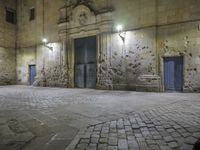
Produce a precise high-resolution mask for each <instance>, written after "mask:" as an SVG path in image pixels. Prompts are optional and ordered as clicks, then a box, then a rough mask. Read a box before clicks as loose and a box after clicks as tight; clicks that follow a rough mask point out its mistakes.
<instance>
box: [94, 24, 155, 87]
mask: <svg viewBox="0 0 200 150" xmlns="http://www.w3.org/2000/svg"><path fill="white" fill-rule="evenodd" d="M155 30H156V28H154V27H153V28H146V29H141V30H136V31H128V32H126V38H125V41H123V40H122V39H121V38H120V36H119V35H118V34H111V35H102V36H101V40H102V42H101V43H102V45H105V46H103V47H102V49H100V54H99V64H100V68H99V73H98V74H99V79H98V80H99V86H100V87H101V86H102V87H104V88H105V86H107V87H108V86H110V87H109V88H113V89H132V90H136V89H137V88H139V87H138V86H140V85H142V81H140V80H139V79H140V77H141V76H142V75H152V76H153V75H156V40H155V38H156V35H155ZM148 83H149V84H150V85H151V88H153V87H154V86H155V87H157V86H158V85H155V83H153V81H152V80H150V81H149V82H148ZM145 86H147V85H145ZM143 88H144V87H143Z"/></svg>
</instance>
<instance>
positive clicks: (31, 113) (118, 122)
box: [0, 86, 200, 150]
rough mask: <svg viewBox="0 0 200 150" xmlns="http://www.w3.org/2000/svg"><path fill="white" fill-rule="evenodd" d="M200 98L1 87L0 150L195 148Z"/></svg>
mask: <svg viewBox="0 0 200 150" xmlns="http://www.w3.org/2000/svg"><path fill="white" fill-rule="evenodd" d="M199 97H200V94H198V93H196V94H195V93H193V94H184V93H143V92H130V91H104V90H92V89H62V88H47V87H46V88H42V87H29V86H0V150H65V149H75V147H77V148H78V147H79V148H80V147H81V148H82V149H83V148H84V146H87V147H88V146H89V147H90V148H88V149H92V148H93V149H97V147H98V148H99V149H100V147H102V148H101V149H104V148H105V147H107V148H108V150H110V149H116V148H119V149H126V148H127V145H128V146H129V147H130V149H132V148H131V146H133V147H134V149H133V150H135V149H136V150H137V146H138V147H139V148H140V149H141V150H145V148H147V149H148V148H150V147H151V148H153V147H155V149H156V148H161V146H159V145H162V146H163V147H162V148H166V147H167V146H168V147H173V148H174V149H176V148H177V149H178V147H182V146H184V147H186V148H188V147H189V148H191V146H190V144H191V143H192V144H193V143H194V141H195V140H196V138H198V137H199V135H198V134H199V128H198V125H199V115H200V114H199V113H200V110H199V108H200V106H199V103H200V98H199ZM119 118H120V119H119ZM85 129H87V130H86V133H85ZM83 135H84V137H82V136H83ZM81 137H82V138H81ZM91 137H92V138H91ZM179 137H180V138H179ZM80 138H81V139H80ZM184 141H186V142H185V144H183V145H182V143H184ZM151 142H152V143H151ZM81 144H82V145H81ZM150 145H151V146H150ZM141 146H144V148H143V147H141ZM145 146H146V147H145ZM123 147H124V148H123ZM189 148H188V149H189Z"/></svg>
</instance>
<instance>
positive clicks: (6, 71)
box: [0, 0, 16, 85]
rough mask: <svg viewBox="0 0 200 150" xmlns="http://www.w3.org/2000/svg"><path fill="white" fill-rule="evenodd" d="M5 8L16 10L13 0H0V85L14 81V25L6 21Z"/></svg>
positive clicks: (13, 82)
mask: <svg viewBox="0 0 200 150" xmlns="http://www.w3.org/2000/svg"><path fill="white" fill-rule="evenodd" d="M6 8H8V9H13V10H16V2H15V0H6V1H5V0H2V1H0V85H9V84H15V83H16V70H15V69H16V57H15V56H16V50H15V46H16V38H15V37H16V25H14V24H11V23H8V22H6V20H5V18H6V17H5V16H6Z"/></svg>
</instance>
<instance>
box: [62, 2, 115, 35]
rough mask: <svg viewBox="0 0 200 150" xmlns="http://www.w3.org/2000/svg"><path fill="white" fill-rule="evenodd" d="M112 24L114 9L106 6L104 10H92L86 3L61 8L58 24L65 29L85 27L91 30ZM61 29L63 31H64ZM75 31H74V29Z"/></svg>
mask: <svg viewBox="0 0 200 150" xmlns="http://www.w3.org/2000/svg"><path fill="white" fill-rule="evenodd" d="M102 24H103V25H104V26H105V25H106V26H109V25H111V24H112V9H110V8H104V9H103V10H102V11H101V10H100V11H95V10H92V9H91V7H89V6H88V5H87V4H86V3H79V4H77V5H68V6H64V7H62V8H61V9H60V19H59V22H58V26H59V27H60V28H62V31H63V30H64V29H65V30H75V29H76V31H77V29H83V28H84V30H91V29H94V28H96V29H97V28H99V27H100V26H102ZM62 31H61V32H62ZM72 32H73V31H72Z"/></svg>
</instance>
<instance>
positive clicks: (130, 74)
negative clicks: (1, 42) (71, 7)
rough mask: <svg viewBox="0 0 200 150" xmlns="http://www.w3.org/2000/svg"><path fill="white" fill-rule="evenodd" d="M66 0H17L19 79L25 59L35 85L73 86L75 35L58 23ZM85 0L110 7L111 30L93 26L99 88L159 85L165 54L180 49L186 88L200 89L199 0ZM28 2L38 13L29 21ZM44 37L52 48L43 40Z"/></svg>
mask: <svg viewBox="0 0 200 150" xmlns="http://www.w3.org/2000/svg"><path fill="white" fill-rule="evenodd" d="M65 2H66V1H65V0H57V1H48V0H44V1H41V0H35V1H32V0H18V34H17V46H18V53H17V62H18V63H17V74H18V83H23V84H27V83H28V65H30V64H33V63H34V64H36V66H37V78H36V82H35V85H40V86H59V87H73V81H74V49H73V44H74V43H73V39H74V37H72V36H71V35H70V34H72V33H68V32H66V34H65V35H64V37H63V35H62V37H61V36H60V32H61V31H64V30H65V29H66V28H67V25H66V26H65V25H63V26H59V25H58V23H59V21H60V20H59V19H60V9H61V8H63V7H64V6H65ZM72 3H76V1H72ZM89 5H90V7H91V8H92V11H94V14H98V13H99V12H103V10H104V9H105V10H106V9H108V8H113V11H112V20H113V22H112V24H113V27H112V28H111V29H110V30H109V32H107V31H106V32H104V31H95V32H94V33H97V32H98V33H97V39H98V64H97V65H98V73H97V78H98V81H97V86H98V88H103V89H131V90H145V91H158V90H162V89H163V57H165V56H179V55H183V56H184V90H185V91H199V87H200V85H199V83H200V78H199V66H200V62H199V42H198V40H199V38H198V36H199V30H198V25H199V22H198V20H199V19H200V11H199V8H198V7H199V6H200V1H196V0H175V1H174V0H151V1H150V0H131V1H130V0H123V1H122V0H92V1H91V3H89ZM32 7H35V9H36V19H35V20H34V21H29V19H28V15H29V14H28V10H29V9H30V8H32ZM72 17H73V16H72ZM70 19H71V18H70ZM61 21H63V20H61ZM64 23H65V20H64ZM118 24H122V25H123V26H124V30H126V31H127V32H126V38H125V41H124V42H123V40H122V39H121V38H120V36H119V35H118V33H116V30H115V26H116V25H118ZM71 28H73V27H71ZM80 28H81V27H80ZM30 29H31V30H30ZM97 30H98V29H97ZM73 32H77V33H76V36H75V38H78V37H79V36H78V35H80V37H84V36H90V35H94V34H91V32H92V31H91V30H90V29H89V28H88V26H86V27H85V28H84V29H80V30H79V29H73ZM44 37H45V38H47V39H48V41H49V44H48V46H50V47H53V50H51V49H49V48H47V47H46V46H44V45H42V42H41V40H42V38H44ZM68 38H70V39H68ZM66 39H67V40H66Z"/></svg>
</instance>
